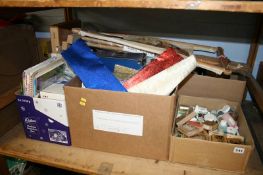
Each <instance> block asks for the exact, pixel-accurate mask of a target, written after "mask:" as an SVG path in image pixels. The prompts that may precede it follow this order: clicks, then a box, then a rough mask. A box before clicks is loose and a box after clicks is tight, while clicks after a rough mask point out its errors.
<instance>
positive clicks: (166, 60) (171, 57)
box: [123, 48, 183, 89]
mask: <svg viewBox="0 0 263 175" xmlns="http://www.w3.org/2000/svg"><path fill="white" fill-rule="evenodd" d="M182 59H183V58H182V57H181V56H180V55H179V54H177V53H176V51H175V50H174V49H172V48H168V49H167V50H166V51H164V52H163V53H162V54H161V55H159V56H158V57H156V58H155V59H154V60H153V61H152V62H151V63H149V64H148V65H147V66H145V67H144V68H143V69H142V70H140V71H139V72H138V73H137V74H136V75H134V76H133V77H132V78H130V79H129V80H127V81H126V82H124V84H123V85H124V87H125V88H126V89H129V88H130V87H132V86H134V85H136V84H138V83H140V82H142V81H144V80H146V79H148V78H149V77H151V76H153V75H155V74H157V73H159V72H161V71H162V70H164V69H167V68H168V67H170V66H172V65H174V64H175V63H178V62H179V61H181V60H182Z"/></svg>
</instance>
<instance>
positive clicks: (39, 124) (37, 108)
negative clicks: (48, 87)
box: [17, 95, 71, 145]
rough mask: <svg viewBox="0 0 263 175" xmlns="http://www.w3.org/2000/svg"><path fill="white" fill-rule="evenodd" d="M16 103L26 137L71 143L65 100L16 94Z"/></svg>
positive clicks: (65, 143)
mask: <svg viewBox="0 0 263 175" xmlns="http://www.w3.org/2000/svg"><path fill="white" fill-rule="evenodd" d="M17 105H18V110H19V112H20V118H21V120H22V123H23V126H24V131H25V134H26V136H27V137H28V138H31V139H36V140H41V141H46V142H51V143H57V144H62V145H71V140H70V133H69V126H68V117H67V111H66V104H65V101H60V100H52V99H41V98H35V97H34V98H32V97H29V96H22V95H17Z"/></svg>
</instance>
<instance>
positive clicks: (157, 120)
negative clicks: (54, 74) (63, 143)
mask: <svg viewBox="0 0 263 175" xmlns="http://www.w3.org/2000/svg"><path fill="white" fill-rule="evenodd" d="M80 87H81V82H80V80H79V79H78V78H75V79H73V80H72V81H71V82H70V83H69V84H68V85H66V86H65V87H64V89H65V97H66V103H67V111H68V117H69V125H70V132H71V140H72V146H76V147H82V148H87V149H94V150H99V151H106V152H112V153H118V154H125V155H131V156H138V157H144V158H151V159H157V160H168V155H169V145H170V135H171V129H172V121H173V117H174V112H175V95H171V96H158V95H147V94H139V93H125V92H113V91H106V90H94V89H84V88H80Z"/></svg>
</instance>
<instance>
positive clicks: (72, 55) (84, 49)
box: [61, 39, 127, 92]
mask: <svg viewBox="0 0 263 175" xmlns="http://www.w3.org/2000/svg"><path fill="white" fill-rule="evenodd" d="M61 55H62V56H63V57H64V59H65V60H66V61H67V63H68V65H69V66H70V67H71V69H72V70H73V71H74V73H75V74H76V75H77V76H78V77H79V78H80V80H81V81H82V82H83V84H84V85H85V87H86V88H92V89H104V90H112V91H124V92H126V91H127V90H126V89H125V88H124V87H123V85H122V84H121V83H120V82H119V80H118V79H117V78H116V77H115V76H114V75H113V73H112V72H111V71H110V70H109V69H108V68H107V67H106V66H105V65H104V64H103V62H102V61H101V59H100V58H99V57H97V56H96V55H95V54H94V53H93V52H92V51H91V49H90V48H89V47H88V46H87V45H86V43H85V41H83V40H81V39H78V40H77V41H75V42H74V43H73V44H72V45H71V46H70V47H69V48H68V49H67V50H65V51H63V52H62V53H61Z"/></svg>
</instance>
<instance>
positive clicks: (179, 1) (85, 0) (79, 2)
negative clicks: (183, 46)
mask: <svg viewBox="0 0 263 175" xmlns="http://www.w3.org/2000/svg"><path fill="white" fill-rule="evenodd" d="M0 7H125V8H160V9H186V10H187V9H189V10H208V11H231V12H249V13H262V12H263V2H262V1H228V0H227V1H222V0H221V1H214V0H208V1H200V0H195V1H193V0H165V1H159V0H96V1H94V0H1V1H0Z"/></svg>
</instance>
